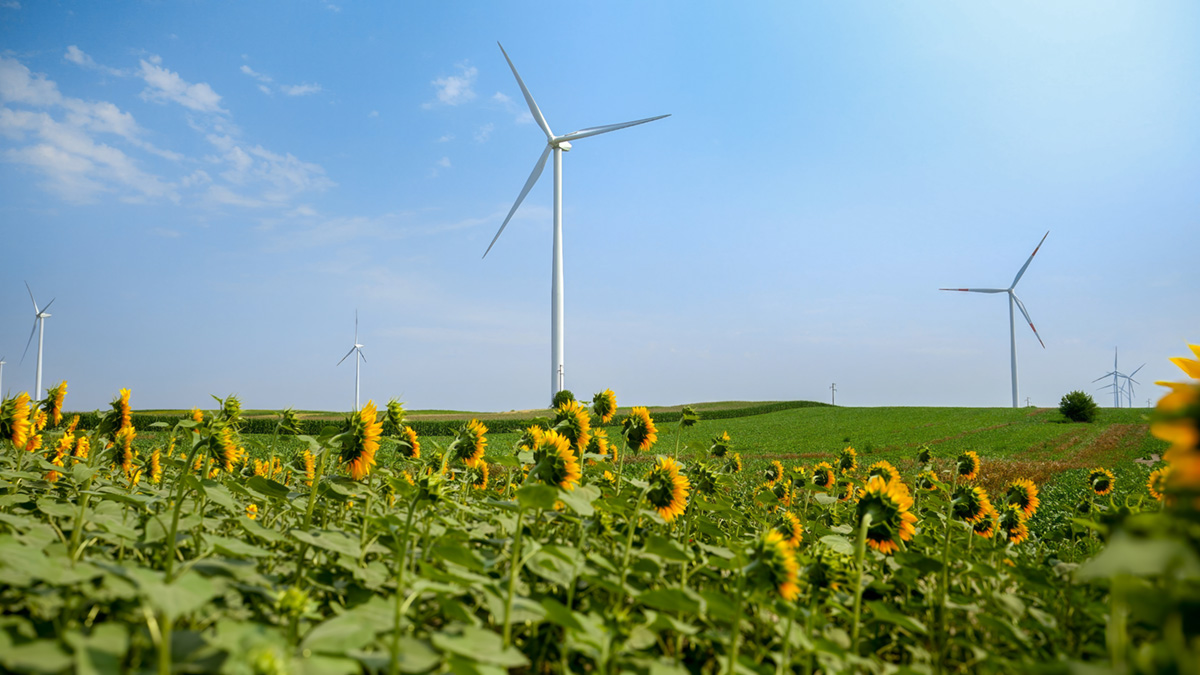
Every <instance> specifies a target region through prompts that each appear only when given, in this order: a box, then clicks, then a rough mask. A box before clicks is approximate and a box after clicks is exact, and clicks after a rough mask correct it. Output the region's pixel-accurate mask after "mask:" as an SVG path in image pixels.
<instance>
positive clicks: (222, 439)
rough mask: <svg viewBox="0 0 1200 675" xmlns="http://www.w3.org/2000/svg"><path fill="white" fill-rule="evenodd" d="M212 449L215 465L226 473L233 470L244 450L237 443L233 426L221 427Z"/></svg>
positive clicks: (240, 459)
mask: <svg viewBox="0 0 1200 675" xmlns="http://www.w3.org/2000/svg"><path fill="white" fill-rule="evenodd" d="M213 451H214V453H215V454H214V456H213V459H215V460H216V462H217V467H218V468H221V469H224V470H225V472H226V473H232V472H233V467H234V466H236V465H237V464H239V463H241V461H242V457H243V453H244V452H245V451H244V450H242V448H241V447H239V446H238V444H237V436H236V435H235V434H234V432H233V427H221V431H220V433H219V434H218V436H217V438H216V445H215V446H214V447H213Z"/></svg>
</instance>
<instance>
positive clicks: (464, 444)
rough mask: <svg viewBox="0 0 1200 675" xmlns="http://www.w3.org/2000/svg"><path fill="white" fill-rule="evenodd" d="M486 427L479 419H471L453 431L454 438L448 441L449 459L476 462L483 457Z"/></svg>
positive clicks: (485, 445) (485, 446)
mask: <svg viewBox="0 0 1200 675" xmlns="http://www.w3.org/2000/svg"><path fill="white" fill-rule="evenodd" d="M486 433H487V427H486V426H484V425H483V423H482V422H480V421H479V420H471V421H470V422H467V423H466V424H464V425H463V426H462V427H461V428H459V430H458V431H457V432H455V435H454V440H453V441H451V442H450V448H449V449H448V450H447V452H449V453H450V459H451V461H458V462H464V463H465V462H468V461H471V462H478V461H479V460H481V459H483V453H484V452H485V451H486V450H487V436H485V435H484V434H486Z"/></svg>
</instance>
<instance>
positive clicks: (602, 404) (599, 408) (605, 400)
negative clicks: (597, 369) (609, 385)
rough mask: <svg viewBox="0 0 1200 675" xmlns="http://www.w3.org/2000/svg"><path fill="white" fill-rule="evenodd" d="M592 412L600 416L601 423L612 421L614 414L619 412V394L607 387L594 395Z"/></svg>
mask: <svg viewBox="0 0 1200 675" xmlns="http://www.w3.org/2000/svg"><path fill="white" fill-rule="evenodd" d="M592 412H593V413H595V414H596V417H598V418H600V423H601V424H608V423H609V422H611V421H612V418H613V415H615V414H616V413H617V395H616V394H614V393H613V390H612V389H605V390H604V391H602V392H600V393H599V394H596V395H595V396H593V397H592Z"/></svg>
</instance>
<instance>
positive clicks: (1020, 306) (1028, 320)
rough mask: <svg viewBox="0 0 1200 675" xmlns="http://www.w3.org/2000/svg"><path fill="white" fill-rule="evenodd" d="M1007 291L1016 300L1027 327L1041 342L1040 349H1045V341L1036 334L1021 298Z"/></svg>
mask: <svg viewBox="0 0 1200 675" xmlns="http://www.w3.org/2000/svg"><path fill="white" fill-rule="evenodd" d="M1009 293H1012V298H1013V300H1016V301H1017V308H1019V309H1020V310H1021V314H1023V315H1024V316H1025V321H1026V322H1028V323H1029V328H1030V329H1031V330H1032V331H1033V334H1034V335H1036V336H1037V339H1038V342H1041V344H1042V349H1045V348H1046V343H1045V342H1042V336H1041V335H1038V332H1037V329H1036V328H1034V327H1033V319H1031V318H1029V312H1027V311H1026V310H1025V303H1023V302H1021V299H1020V298H1018V297H1017V294H1016V293H1013V292H1012V291H1009Z"/></svg>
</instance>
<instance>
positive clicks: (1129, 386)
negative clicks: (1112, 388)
mask: <svg viewBox="0 0 1200 675" xmlns="http://www.w3.org/2000/svg"><path fill="white" fill-rule="evenodd" d="M1145 367H1146V364H1144V363H1143V364H1142V365H1140V366H1138V367H1137V369H1136V370H1134V371H1133V372H1132V373H1130V374H1128V375H1126V376H1125V396H1126V397H1127V398H1128V400H1129V407H1130V408H1132V407H1133V385H1135V384H1141V382H1138V381H1137V380H1135V379H1133V376H1134V375H1137V373H1138V370H1141V369H1142V368H1145Z"/></svg>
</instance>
